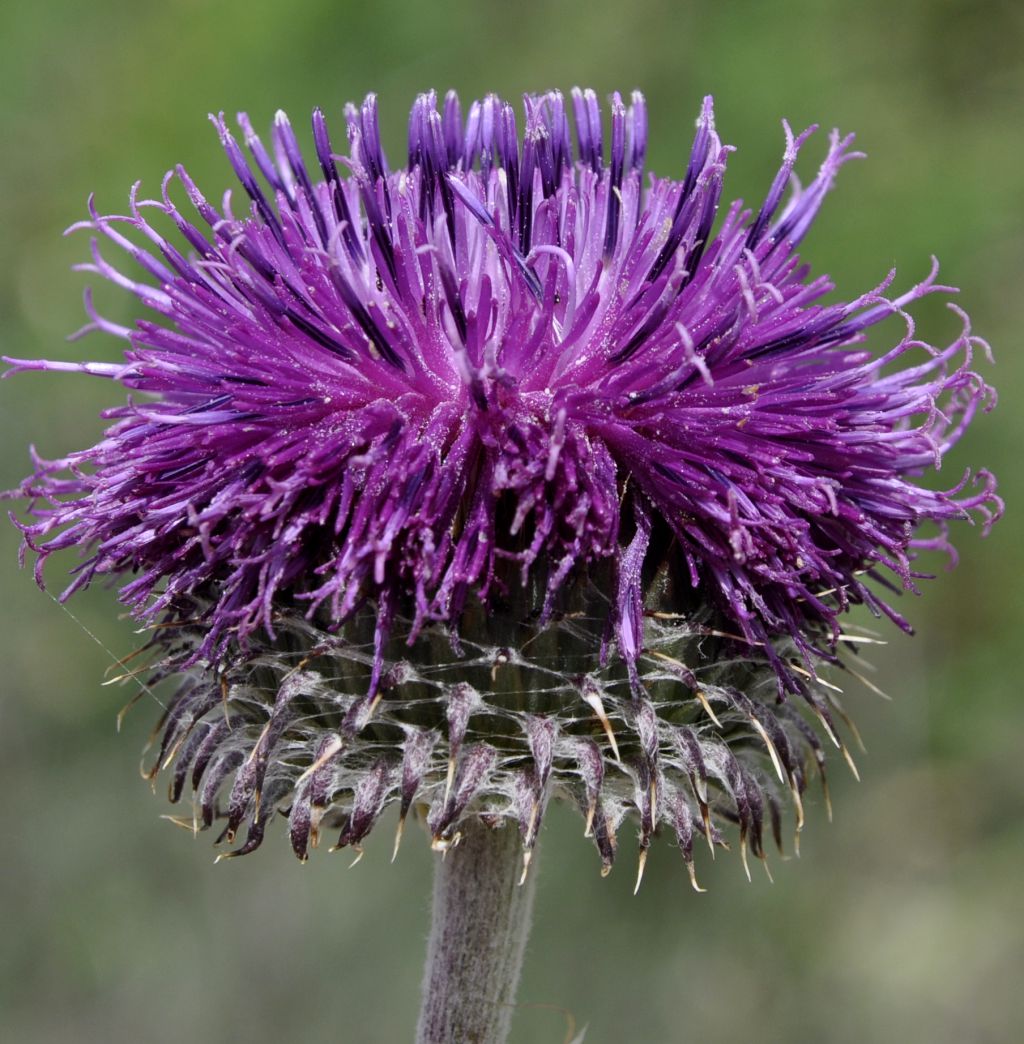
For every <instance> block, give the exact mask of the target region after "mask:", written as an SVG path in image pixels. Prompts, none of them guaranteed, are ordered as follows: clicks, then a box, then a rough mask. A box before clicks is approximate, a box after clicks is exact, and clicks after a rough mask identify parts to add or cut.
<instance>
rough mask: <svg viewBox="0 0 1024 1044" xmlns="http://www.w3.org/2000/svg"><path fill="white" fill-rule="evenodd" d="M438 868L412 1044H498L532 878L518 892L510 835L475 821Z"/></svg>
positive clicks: (518, 962)
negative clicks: (424, 968) (420, 999)
mask: <svg viewBox="0 0 1024 1044" xmlns="http://www.w3.org/2000/svg"><path fill="white" fill-rule="evenodd" d="M462 834H463V836H462V841H461V842H460V844H459V845H458V846H457V847H455V848H454V849H453V850H452V851H450V852H448V853H447V855H446V856H445V858H444V859H442V860H439V861H438V865H437V869H436V871H435V876H434V907H433V923H432V925H431V929H430V942H429V944H428V948H427V966H426V970H425V972H424V976H423V1007H422V1009H421V1011H420V1021H419V1027H418V1029H417V1033H416V1041H417V1044H504V1041H505V1039H506V1038H507V1037H508V1031H509V1025H510V1023H511V1021H512V1005H513V1002H514V1001H515V996H516V989H517V987H518V985H519V971H520V968H521V967H522V963H523V951H524V950H525V948H526V937H527V935H528V934H529V931H530V919H531V917H532V914H533V893H534V883H533V882H534V880H535V878H536V874H535V873H531V874H529V875H528V877H527V880H526V882H525V883H524V884H522V885H520V884H519V879H520V875H521V873H522V866H523V864H522V847H521V844H520V840H519V834H518V831H516V830H515V829H514V828H512V827H510V826H507V827H504V828H502V829H491V828H490V827H488V826H485V825H484V824H483V823H482V822H481V821H480V820H478V819H476V818H475V817H473V818H471V819H469V820H468V821H467V822H466V824H465V825H464V826H463V828H462Z"/></svg>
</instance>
